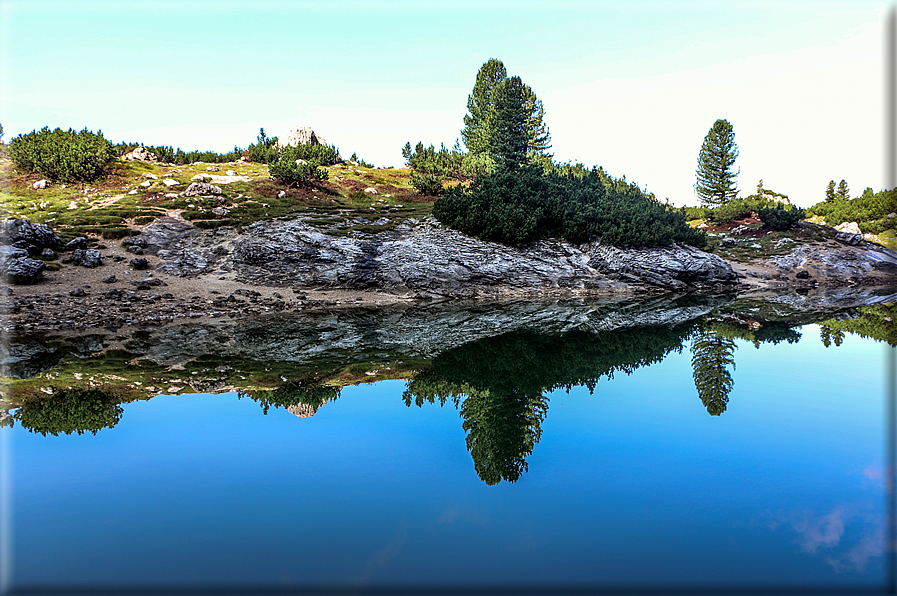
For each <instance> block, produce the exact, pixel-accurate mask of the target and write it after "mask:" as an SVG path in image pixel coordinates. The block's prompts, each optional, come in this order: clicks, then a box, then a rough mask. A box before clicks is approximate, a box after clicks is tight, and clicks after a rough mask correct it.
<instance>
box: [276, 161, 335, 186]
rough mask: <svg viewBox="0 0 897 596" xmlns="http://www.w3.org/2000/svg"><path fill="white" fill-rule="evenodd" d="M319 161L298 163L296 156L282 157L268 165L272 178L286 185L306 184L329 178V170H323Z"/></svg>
mask: <svg viewBox="0 0 897 596" xmlns="http://www.w3.org/2000/svg"><path fill="white" fill-rule="evenodd" d="M318 166H319V164H318V162H317V161H315V160H312V161H308V162H306V163H297V161H296V158H289V157H281V158H280V159H278V160H277V161H275V162H274V163H272V164H270V165H269V166H268V172H269V173H270V174H271V178H273V179H274V181H275V182H277V183H279V184H283V185H284V186H304V185H306V184H312V183H315V182H321V181H324V180H327V178H328V174H327V170H322V169H320V168H319V167H318Z"/></svg>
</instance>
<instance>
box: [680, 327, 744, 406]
mask: <svg viewBox="0 0 897 596" xmlns="http://www.w3.org/2000/svg"><path fill="white" fill-rule="evenodd" d="M735 348H736V346H735V342H734V341H733V340H731V339H729V338H727V337H725V336H723V335H722V334H720V333H717V332H716V331H713V330H711V329H705V330H703V331H701V332H699V333H698V334H697V335H696V336H695V338H694V340H693V341H692V345H691V354H692V356H691V364H692V376H693V377H694V381H695V389H697V391H698V397H700V398H701V402H702V403H703V404H704V407H705V408H707V413H708V414H710V415H711V416H719V415H720V414H722V413H723V412H725V411H726V404H728V403H729V393H730V392H731V391H732V387H733V386H734V384H735V382H734V381H733V380H732V375H731V374H730V373H729V369H728V368H727V367H728V366H730V365H731V366H732V368H735Z"/></svg>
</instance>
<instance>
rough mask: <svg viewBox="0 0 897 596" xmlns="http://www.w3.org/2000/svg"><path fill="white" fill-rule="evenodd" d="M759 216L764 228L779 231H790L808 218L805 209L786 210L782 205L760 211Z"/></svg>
mask: <svg viewBox="0 0 897 596" xmlns="http://www.w3.org/2000/svg"><path fill="white" fill-rule="evenodd" d="M757 214H758V216H759V217H760V221H762V222H763V226H764V227H767V228H769V229H771V230H778V231H784V230H787V229H789V228H790V227H791V226H793V225H794V224H796V223H797V222H799V221H800V220H802V219H804V218H805V217H806V216H807V214H806V212H805V211H804V210H803V209H797V208H791V209H786V208H785V207H784V206H783V205H782V204H781V203H779V204H777V205H776V206H775V207H772V208H767V209H760V210H759V211H758V212H757Z"/></svg>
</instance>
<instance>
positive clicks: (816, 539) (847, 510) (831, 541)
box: [769, 505, 887, 573]
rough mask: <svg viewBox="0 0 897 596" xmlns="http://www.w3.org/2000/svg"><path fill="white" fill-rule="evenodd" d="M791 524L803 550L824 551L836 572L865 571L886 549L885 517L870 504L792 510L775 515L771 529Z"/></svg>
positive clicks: (828, 563) (825, 557)
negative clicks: (813, 510) (865, 505)
mask: <svg viewBox="0 0 897 596" xmlns="http://www.w3.org/2000/svg"><path fill="white" fill-rule="evenodd" d="M780 526H790V528H791V529H792V530H793V531H794V532H796V534H797V536H796V538H795V539H794V541H795V543H796V544H797V545H798V546H799V547H800V549H801V550H802V551H803V552H806V553H809V554H814V555H815V554H822V555H823V560H824V561H825V563H826V564H827V565H829V566H830V567H831V568H832V569H834V570H835V572H836V573H863V572H865V570H866V566H867V565H868V563H869V561H870V560H872V559H874V558H876V557H880V556H882V555H883V554H884V552H885V542H886V541H885V531H886V528H887V524H886V516H885V515H883V514H881V513H876V512H873V511H871V508H870V507H867V508H865V509H864V508H861V507H859V506H850V505H848V506H838V507H834V508H833V509H832V510H831V511H828V512H827V513H815V512H812V511H807V510H804V511H800V512H797V511H792V512H789V513H779V514H777V515H774V516H772V519H771V520H770V523H769V528H770V529H771V530H773V531H775V530H776V529H778V528H779V527H780Z"/></svg>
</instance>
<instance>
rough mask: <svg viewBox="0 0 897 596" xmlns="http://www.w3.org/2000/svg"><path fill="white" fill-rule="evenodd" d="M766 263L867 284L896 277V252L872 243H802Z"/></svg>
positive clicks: (789, 269) (819, 275)
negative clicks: (842, 244)
mask: <svg viewBox="0 0 897 596" xmlns="http://www.w3.org/2000/svg"><path fill="white" fill-rule="evenodd" d="M769 263H770V264H772V265H775V266H776V267H777V268H778V269H780V270H783V271H787V272H792V271H798V270H804V271H808V272H809V273H810V274H811V275H813V276H815V277H817V278H821V279H823V280H826V279H828V280H834V281H845V282H846V281H850V280H854V281H860V280H864V281H865V282H867V283H871V282H874V281H890V282H893V281H894V279H897V251H893V250H891V249H889V248H885V247H883V246H878V245H873V244H868V245H865V246H862V247H860V246H857V247H853V246H842V247H839V248H831V247H818V246H812V245H803V246H798V247H797V248H795V249H794V250H793V251H791V252H790V253H789V254H787V255H783V256H780V257H773V258H772V259H770V260H769Z"/></svg>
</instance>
